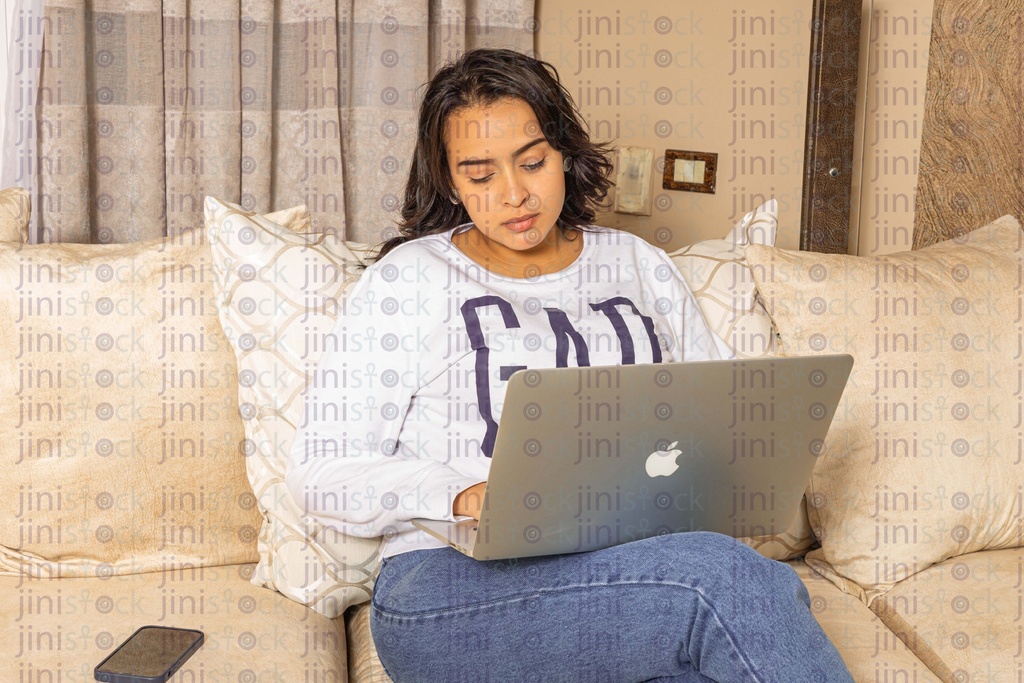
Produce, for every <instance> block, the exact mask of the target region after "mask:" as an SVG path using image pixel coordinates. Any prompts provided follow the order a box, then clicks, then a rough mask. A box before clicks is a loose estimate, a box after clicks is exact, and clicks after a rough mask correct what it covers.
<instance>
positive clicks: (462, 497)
mask: <svg viewBox="0 0 1024 683" xmlns="http://www.w3.org/2000/svg"><path fill="white" fill-rule="evenodd" d="M486 486H487V482H486V481H482V482H480V483H479V484H474V485H473V486H470V487H469V488H468V489H465V490H464V491H460V492H459V495H457V496H455V500H453V501H452V514H453V515H468V516H469V517H472V518H473V519H480V509H481V508H482V507H483V504H484V488H485V487H486Z"/></svg>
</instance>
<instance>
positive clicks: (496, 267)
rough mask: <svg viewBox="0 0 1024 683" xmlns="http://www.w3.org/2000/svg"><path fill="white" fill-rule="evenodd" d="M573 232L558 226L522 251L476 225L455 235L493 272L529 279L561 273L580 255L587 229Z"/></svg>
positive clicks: (454, 238) (457, 241) (455, 241)
mask: <svg viewBox="0 0 1024 683" xmlns="http://www.w3.org/2000/svg"><path fill="white" fill-rule="evenodd" d="M569 234H570V237H566V236H565V235H563V234H562V231H561V230H560V229H559V228H558V227H557V226H556V227H555V228H553V229H552V230H551V232H549V233H548V235H547V238H546V239H545V240H544V241H543V242H541V243H540V244H538V245H537V246H536V247H533V248H532V249H527V250H519V249H510V248H508V247H506V246H505V245H504V244H501V243H500V242H496V241H494V240H491V239H489V238H488V237H487V236H486V235H484V234H483V233H482V232H480V231H479V230H477V229H476V227H475V226H474V227H471V228H470V229H468V230H464V231H462V232H459V233H455V234H453V235H452V243H453V244H454V245H455V246H457V247H458V248H459V250H460V251H462V253H463V254H465V255H466V256H467V257H469V258H470V259H471V260H472V261H474V262H476V263H478V264H479V265H481V266H482V267H484V268H486V269H487V270H488V271H489V272H492V273H495V274H497V275H504V276H505V277H514V278H522V279H528V278H534V277H537V276H539V275H548V274H550V273H557V272H558V271H560V270H563V269H564V268H566V267H568V266H569V265H570V264H572V263H573V262H574V261H575V260H576V259H577V258H578V257H579V255H580V252H581V251H583V232H582V231H581V230H571V231H570V232H569Z"/></svg>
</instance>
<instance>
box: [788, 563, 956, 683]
mask: <svg viewBox="0 0 1024 683" xmlns="http://www.w3.org/2000/svg"><path fill="white" fill-rule="evenodd" d="M787 564H789V565H790V566H791V567H792V568H793V570H794V571H796V573H797V576H799V577H800V580H801V581H803V582H804V585H805V586H807V592H808V593H810V596H811V612H812V613H813V614H814V616H815V618H816V619H817V620H818V623H819V624H821V628H822V629H823V630H824V631H825V634H826V635H827V636H828V637H829V640H831V641H832V643H833V644H834V645H835V646H836V649H837V650H839V655H840V656H841V657H842V658H843V661H844V662H846V666H847V668H848V669H849V670H850V673H851V674H852V675H853V680H855V681H858V683H860V682H861V681H915V682H916V683H925V682H927V681H939V680H940V679H939V677H938V676H936V675H935V674H934V673H933V672H932V671H930V670H929V669H928V667H927V666H926V665H925V663H924V662H922V661H921V659H920V658H919V657H917V656H916V655H915V654H914V653H913V652H911V650H910V649H909V648H908V647H907V646H906V645H905V644H904V643H903V641H901V640H900V639H899V638H897V637H896V634H894V633H893V632H892V631H891V630H889V628H888V627H886V625H885V624H884V623H883V622H882V621H881V620H880V619H879V618H878V617H877V616H876V615H875V614H874V613H873V612H872V611H871V610H870V609H868V607H867V606H866V605H865V604H864V603H863V602H861V601H860V600H858V599H857V598H855V597H854V596H852V595H850V594H849V593H844V592H843V591H841V590H839V589H838V588H836V586H835V584H834V583H832V582H831V581H829V580H828V579H826V578H824V577H822V576H821V575H819V574H817V573H815V572H814V570H812V569H811V568H810V567H809V566H807V563H806V562H804V561H803V560H793V561H792V562H788V563H787Z"/></svg>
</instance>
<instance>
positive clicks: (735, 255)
mask: <svg viewBox="0 0 1024 683" xmlns="http://www.w3.org/2000/svg"><path fill="white" fill-rule="evenodd" d="M778 212H779V205H778V202H777V201H776V200H775V199H769V200H768V201H767V202H765V203H764V204H762V205H761V206H759V207H757V208H756V209H754V210H753V211H751V212H750V213H748V214H747V215H746V216H744V217H743V218H742V219H741V220H740V221H739V222H738V223H737V224H736V225H735V226H733V229H732V230H731V231H730V232H729V234H728V235H726V236H725V239H719V240H704V241H703V242H697V243H696V244H691V245H690V246H688V247H683V248H682V249H679V250H678V251H674V252H672V253H671V254H669V257H670V258H671V259H672V262H673V263H675V264H676V267H677V268H678V269H679V272H681V273H682V274H683V279H685V280H686V283H687V284H688V285H690V289H692V290H693V293H694V296H696V297H697V303H698V304H699V305H700V310H701V312H702V313H703V314H704V318H705V319H707V321H708V325H709V326H710V327H711V329H712V330H714V331H715V332H716V333H717V334H718V336H719V337H721V338H722V339H724V340H725V342H726V344H728V345H729V347H730V348H731V349H732V350H733V351H734V352H735V354H736V356H737V357H738V358H756V357H759V356H774V355H775V330H774V328H773V327H772V319H771V317H770V316H769V315H768V313H767V312H766V311H765V309H764V306H763V305H762V304H761V301H760V299H759V298H758V295H757V288H756V287H755V286H754V278H753V276H752V275H751V272H750V267H749V266H748V265H747V260H746V258H745V257H744V255H743V252H744V249H745V248H746V246H747V245H748V244H763V245H766V246H774V245H775V234H776V232H777V231H778V226H779V219H778Z"/></svg>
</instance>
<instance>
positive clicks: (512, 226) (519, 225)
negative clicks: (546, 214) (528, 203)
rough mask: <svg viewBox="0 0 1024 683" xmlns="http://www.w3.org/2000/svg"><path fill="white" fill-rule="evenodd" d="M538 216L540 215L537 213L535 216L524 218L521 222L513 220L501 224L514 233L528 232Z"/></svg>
mask: <svg viewBox="0 0 1024 683" xmlns="http://www.w3.org/2000/svg"><path fill="white" fill-rule="evenodd" d="M539 215H540V214H539V213H535V214H533V215H531V216H527V217H526V218H524V219H523V220H520V221H515V220H512V221H506V222H505V223H503V225H504V226H505V227H506V228H508V229H509V230H514V231H516V232H522V231H525V230H529V229H530V228H532V227H533V224H534V222H535V221H536V220H537V216H539Z"/></svg>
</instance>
